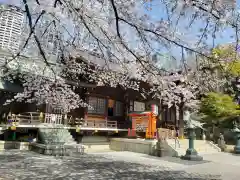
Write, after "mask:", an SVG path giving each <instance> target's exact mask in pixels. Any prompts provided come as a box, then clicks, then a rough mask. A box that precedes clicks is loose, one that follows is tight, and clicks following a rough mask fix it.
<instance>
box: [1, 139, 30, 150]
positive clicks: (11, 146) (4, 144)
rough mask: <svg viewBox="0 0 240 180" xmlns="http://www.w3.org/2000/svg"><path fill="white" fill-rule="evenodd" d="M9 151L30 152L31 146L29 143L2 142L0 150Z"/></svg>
mask: <svg viewBox="0 0 240 180" xmlns="http://www.w3.org/2000/svg"><path fill="white" fill-rule="evenodd" d="M7 149H19V150H29V149H30V146H29V143H28V142H15V141H0V150H7Z"/></svg>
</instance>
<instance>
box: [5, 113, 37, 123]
mask: <svg viewBox="0 0 240 180" xmlns="http://www.w3.org/2000/svg"><path fill="white" fill-rule="evenodd" d="M39 116H40V113H36V112H27V113H22V114H12V115H11V116H8V121H9V123H13V122H14V123H16V124H39V123H41V120H40V118H39Z"/></svg>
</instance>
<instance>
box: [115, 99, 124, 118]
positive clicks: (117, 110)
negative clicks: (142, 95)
mask: <svg viewBox="0 0 240 180" xmlns="http://www.w3.org/2000/svg"><path fill="white" fill-rule="evenodd" d="M122 115H123V103H122V102H120V101H116V103H115V116H122Z"/></svg>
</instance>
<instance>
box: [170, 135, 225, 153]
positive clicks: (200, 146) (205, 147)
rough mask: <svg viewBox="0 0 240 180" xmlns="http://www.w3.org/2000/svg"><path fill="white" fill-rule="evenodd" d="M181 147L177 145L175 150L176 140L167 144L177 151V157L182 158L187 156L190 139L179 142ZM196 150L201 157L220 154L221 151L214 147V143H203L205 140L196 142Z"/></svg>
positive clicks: (171, 140)
mask: <svg viewBox="0 0 240 180" xmlns="http://www.w3.org/2000/svg"><path fill="white" fill-rule="evenodd" d="M179 142H180V147H179V146H178V144H176V148H175V140H174V139H168V140H167V143H168V145H169V146H170V147H171V148H172V149H174V150H175V151H176V156H182V155H185V153H186V150H187V149H188V143H189V142H188V139H181V140H179ZM194 148H195V149H196V150H197V152H198V153H199V154H200V155H204V154H212V153H217V152H220V151H221V149H220V148H219V147H217V146H216V145H214V144H213V143H211V142H209V141H203V140H194Z"/></svg>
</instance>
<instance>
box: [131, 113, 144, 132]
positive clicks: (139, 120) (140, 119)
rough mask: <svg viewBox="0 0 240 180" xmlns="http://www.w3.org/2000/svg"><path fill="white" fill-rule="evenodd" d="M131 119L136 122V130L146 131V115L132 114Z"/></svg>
mask: <svg viewBox="0 0 240 180" xmlns="http://www.w3.org/2000/svg"><path fill="white" fill-rule="evenodd" d="M132 121H135V123H136V126H135V127H136V131H140V132H146V128H147V127H148V116H134V117H132Z"/></svg>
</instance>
